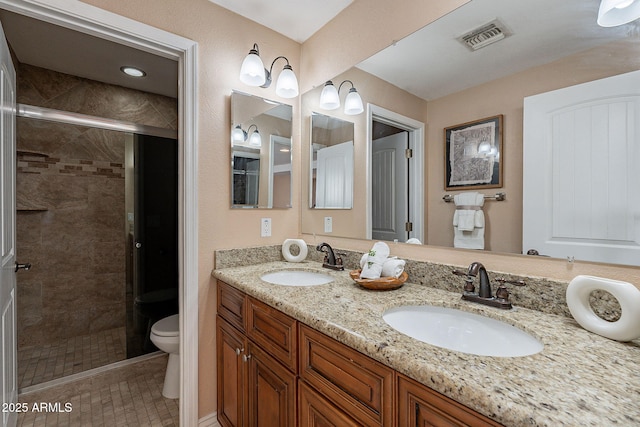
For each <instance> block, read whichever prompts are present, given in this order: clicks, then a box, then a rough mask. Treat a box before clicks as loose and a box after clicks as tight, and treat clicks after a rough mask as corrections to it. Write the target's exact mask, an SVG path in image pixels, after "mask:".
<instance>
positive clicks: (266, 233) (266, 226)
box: [260, 218, 271, 237]
mask: <svg viewBox="0 0 640 427" xmlns="http://www.w3.org/2000/svg"><path fill="white" fill-rule="evenodd" d="M260 237H271V218H262V219H261V220H260Z"/></svg>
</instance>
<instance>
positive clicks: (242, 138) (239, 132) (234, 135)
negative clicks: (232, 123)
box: [231, 124, 262, 147]
mask: <svg viewBox="0 0 640 427" xmlns="http://www.w3.org/2000/svg"><path fill="white" fill-rule="evenodd" d="M254 126H255V128H256V130H254V131H253V132H252V133H251V136H249V132H250V131H251V128H252V127H254ZM247 139H249V145H251V146H254V147H260V146H261V145H262V138H261V137H260V133H259V132H258V126H256V125H255V124H252V125H250V126H249V127H248V128H247V130H246V131H244V130H243V129H242V128H241V127H240V125H237V126H236V127H235V128H233V130H232V131H231V142H232V143H234V144H242V143H243V142H246V141H247Z"/></svg>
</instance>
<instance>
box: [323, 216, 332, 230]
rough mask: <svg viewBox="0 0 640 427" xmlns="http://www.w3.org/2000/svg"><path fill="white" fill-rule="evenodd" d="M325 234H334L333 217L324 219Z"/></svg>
mask: <svg viewBox="0 0 640 427" xmlns="http://www.w3.org/2000/svg"><path fill="white" fill-rule="evenodd" d="M324 232H325V233H331V232H333V217H330V216H325V217H324Z"/></svg>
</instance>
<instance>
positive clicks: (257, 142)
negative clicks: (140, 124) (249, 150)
mask: <svg viewBox="0 0 640 427" xmlns="http://www.w3.org/2000/svg"><path fill="white" fill-rule="evenodd" d="M249 145H253V146H255V147H260V146H261V145H262V138H261V137H260V134H259V133H258V131H257V130H256V131H254V132H253V133H252V134H251V136H250V137H249Z"/></svg>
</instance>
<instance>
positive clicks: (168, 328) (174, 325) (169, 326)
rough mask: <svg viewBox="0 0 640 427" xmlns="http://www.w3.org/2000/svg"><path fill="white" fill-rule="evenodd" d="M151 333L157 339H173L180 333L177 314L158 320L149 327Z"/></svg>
mask: <svg viewBox="0 0 640 427" xmlns="http://www.w3.org/2000/svg"><path fill="white" fill-rule="evenodd" d="M151 333H152V334H154V335H157V336H159V337H175V336H178V334H179V333H180V323H179V317H178V315H177V314H174V315H173V316H169V317H165V318H164V319H160V320H158V321H157V322H156V323H154V324H153V326H152V327H151Z"/></svg>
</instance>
